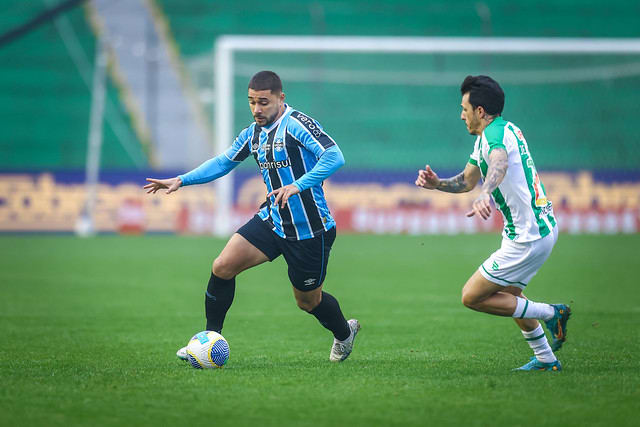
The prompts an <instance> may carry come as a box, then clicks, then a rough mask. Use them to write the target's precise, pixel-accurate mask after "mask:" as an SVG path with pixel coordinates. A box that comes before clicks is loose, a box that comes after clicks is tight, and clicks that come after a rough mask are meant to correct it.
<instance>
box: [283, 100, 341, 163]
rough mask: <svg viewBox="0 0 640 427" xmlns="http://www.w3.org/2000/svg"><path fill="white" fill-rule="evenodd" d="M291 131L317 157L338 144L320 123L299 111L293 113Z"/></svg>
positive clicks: (288, 128) (289, 127) (288, 129)
mask: <svg viewBox="0 0 640 427" xmlns="http://www.w3.org/2000/svg"><path fill="white" fill-rule="evenodd" d="M287 132H289V133H290V134H291V135H292V136H293V137H294V138H295V139H297V140H298V141H300V143H301V144H302V146H303V147H304V148H306V149H307V150H309V151H311V152H312V153H313V154H315V156H316V157H317V158H319V157H320V156H321V155H322V153H324V152H325V150H327V148H330V147H333V146H335V145H336V142H335V141H334V140H333V139H332V138H331V137H330V136H329V135H327V133H326V132H325V131H324V130H323V129H322V126H321V125H320V123H318V122H316V121H315V120H314V119H312V118H311V117H309V116H307V115H306V114H303V113H301V112H299V111H294V112H293V113H291V117H290V119H289V123H288V126H287Z"/></svg>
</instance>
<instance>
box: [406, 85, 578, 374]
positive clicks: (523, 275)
mask: <svg viewBox="0 0 640 427" xmlns="http://www.w3.org/2000/svg"><path fill="white" fill-rule="evenodd" d="M460 92H461V95H462V104H461V106H462V113H461V115H460V118H461V119H462V120H464V121H465V123H466V125H467V130H468V131H469V133H470V134H472V135H477V138H476V141H475V146H474V150H473V153H472V154H471V157H470V159H469V161H468V163H467V166H466V167H465V169H464V171H462V172H461V173H460V174H458V175H456V176H455V177H453V178H448V179H440V178H439V177H438V175H437V174H436V173H435V172H434V171H433V170H432V169H431V168H430V167H429V165H427V166H426V167H425V169H423V170H420V171H419V172H418V178H417V179H416V185H417V186H419V187H424V188H427V189H437V190H440V191H445V192H449V193H462V192H467V191H471V190H472V189H473V188H474V187H475V186H476V184H477V183H478V181H479V180H480V178H481V177H482V178H483V180H484V182H483V184H482V191H481V192H480V196H479V197H478V198H477V199H476V200H475V201H474V202H473V205H472V210H470V211H469V213H468V214H467V216H473V215H479V216H480V217H482V218H483V219H485V220H486V219H488V218H489V216H490V215H491V205H490V204H489V200H490V199H491V198H493V200H494V202H495V204H496V206H497V207H498V209H499V210H500V212H501V213H502V216H503V219H504V231H503V233H502V235H503V239H502V245H501V247H500V249H498V250H497V251H496V252H494V253H493V254H492V255H491V256H490V257H489V258H488V259H487V260H486V261H485V262H484V263H483V264H482V265H481V266H480V267H479V268H478V270H477V271H476V272H475V273H474V274H473V275H472V276H471V277H470V278H469V280H468V281H467V283H466V284H465V285H464V288H463V289H462V303H463V304H464V305H465V306H467V307H469V308H471V309H473V310H477V311H481V312H485V313H489V314H494V315H498V316H511V317H513V318H514V320H515V321H516V323H517V324H518V326H519V327H520V329H521V330H522V334H523V335H524V338H525V340H526V341H527V342H528V343H529V345H530V347H531V348H532V349H533V352H534V356H533V357H532V358H531V360H530V361H529V362H528V363H527V364H525V365H524V366H522V367H520V368H518V370H525V371H530V370H544V371H558V370H560V369H561V365H560V362H559V361H558V360H557V359H556V356H555V354H554V353H553V351H554V350H559V349H560V347H561V346H562V343H563V342H564V340H565V339H566V324H567V321H568V319H569V315H570V313H571V310H570V309H569V307H567V306H566V305H564V304H545V303H541V302H533V301H529V300H528V299H526V297H525V296H524V294H522V291H523V290H524V288H525V287H526V286H527V284H528V283H529V281H530V280H531V279H532V278H533V276H535V274H536V273H537V271H538V269H539V268H540V267H542V264H543V263H544V262H545V261H546V259H547V258H548V257H549V255H550V254H551V250H552V249H553V246H554V244H555V242H556V240H557V238H558V227H557V225H556V219H555V217H554V215H553V208H552V205H551V201H550V200H548V199H547V196H546V193H545V190H544V186H543V185H542V181H541V180H540V177H539V176H538V172H537V171H536V167H535V164H534V162H533V157H532V156H531V152H530V151H529V147H528V145H527V142H526V140H525V139H524V135H523V134H522V131H521V130H520V129H519V128H518V127H517V126H516V125H515V124H513V123H512V122H509V121H507V120H505V119H503V118H502V116H501V113H502V109H503V107H504V92H503V91H502V88H501V87H500V85H499V84H498V83H497V82H496V81H495V80H493V79H492V78H490V77H488V76H468V77H467V78H466V79H465V80H464V82H463V83H462V85H461V87H460ZM538 319H539V320H543V321H544V322H545V323H546V325H547V327H548V329H549V331H550V332H551V334H552V336H553V346H549V343H548V342H547V338H546V336H545V334H544V330H543V329H542V326H540V323H539V322H538Z"/></svg>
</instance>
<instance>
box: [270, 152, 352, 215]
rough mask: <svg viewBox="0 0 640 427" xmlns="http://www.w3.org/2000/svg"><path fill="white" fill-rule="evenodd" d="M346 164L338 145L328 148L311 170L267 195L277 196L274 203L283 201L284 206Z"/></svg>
mask: <svg viewBox="0 0 640 427" xmlns="http://www.w3.org/2000/svg"><path fill="white" fill-rule="evenodd" d="M343 165H344V156H343V155H342V151H341V150H340V148H338V146H337V145H334V146H332V147H330V148H328V149H326V150H325V151H324V152H323V153H322V155H321V156H320V158H319V159H318V163H316V164H315V166H314V167H313V168H311V170H310V171H308V172H307V173H305V174H304V175H302V176H301V177H300V178H298V179H296V180H295V181H294V182H293V183H291V184H289V185H285V186H284V187H280V188H278V189H275V190H273V191H272V192H271V193H269V194H267V197H271V196H274V195H275V196H276V198H275V201H274V204H276V205H277V204H278V203H281V205H282V206H283V207H284V206H285V205H286V204H287V200H289V197H291V196H293V195H296V194H298V193H301V192H303V191H304V190H306V189H307V188H311V187H313V186H314V185H318V184H320V183H321V182H322V181H324V180H325V179H327V178H328V177H329V176H331V175H332V174H333V173H334V172H335V171H337V170H338V169H340V168H341V167H342V166H343Z"/></svg>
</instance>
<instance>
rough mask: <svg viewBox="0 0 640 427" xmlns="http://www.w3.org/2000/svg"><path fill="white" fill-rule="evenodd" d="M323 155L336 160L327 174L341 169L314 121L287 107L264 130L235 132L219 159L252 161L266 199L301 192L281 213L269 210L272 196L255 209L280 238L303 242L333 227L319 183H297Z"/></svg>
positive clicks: (328, 140)
mask: <svg viewBox="0 0 640 427" xmlns="http://www.w3.org/2000/svg"><path fill="white" fill-rule="evenodd" d="M327 150H329V151H330V152H334V151H337V152H338V154H339V158H340V162H338V163H339V164H337V165H336V166H337V167H335V168H333V169H332V170H330V173H332V172H333V171H335V169H337V168H338V167H340V166H341V165H342V164H343V163H344V160H343V159H342V154H341V153H340V151H339V148H338V147H337V145H336V143H335V141H334V140H333V139H332V138H331V137H330V136H329V135H327V133H326V132H324V130H323V129H322V126H320V124H319V123H318V122H316V121H315V120H314V119H312V118H311V117H309V116H307V115H306V114H304V113H302V112H300V111H296V110H293V109H292V108H291V107H289V106H287V107H286V110H285V112H284V113H283V115H282V116H281V117H280V118H279V119H278V120H277V121H276V122H274V123H272V124H271V125H270V126H268V127H264V128H263V127H260V126H258V125H257V124H256V123H255V122H254V123H252V124H251V125H250V126H249V127H247V128H246V129H244V130H243V131H242V132H240V134H239V135H238V137H237V138H236V139H235V141H234V142H233V144H232V146H231V147H230V148H229V149H228V150H227V151H226V152H225V153H224V154H225V157H226V159H229V160H231V161H232V162H241V161H243V160H244V159H246V158H247V157H249V155H252V156H253V158H254V159H255V161H256V163H257V164H258V167H259V168H260V172H261V174H262V179H263V180H264V183H265V185H266V186H267V192H268V193H270V192H271V191H273V190H274V189H277V188H280V187H283V186H285V185H289V184H295V185H297V186H298V188H299V189H300V190H301V192H300V193H299V194H296V195H294V196H292V197H290V198H289V200H288V203H287V204H286V205H285V206H284V207H283V208H281V207H280V206H279V205H274V204H273V201H274V200H275V196H272V197H271V200H266V201H265V203H264V204H263V205H262V206H261V207H260V211H259V212H258V215H259V216H260V218H262V219H263V220H264V221H267V222H268V223H269V224H270V225H271V226H272V228H273V231H274V232H275V233H277V234H278V235H279V236H280V237H283V238H286V239H288V240H304V239H309V238H311V237H315V236H318V235H319V234H321V233H323V232H324V231H326V230H329V229H331V228H332V227H334V226H335V221H334V219H333V217H332V216H331V213H330V212H329V207H328V206H327V201H326V200H325V196H324V191H323V189H322V182H316V183H314V184H313V185H311V186H309V187H308V188H305V185H304V180H300V178H302V177H303V175H305V174H307V172H309V171H311V169H312V168H313V167H314V166H316V164H317V163H318V161H319V159H320V157H321V156H322V155H323V154H325V152H326V154H329V152H327ZM327 157H329V156H327ZM226 159H225V160H226ZM234 166H235V165H234Z"/></svg>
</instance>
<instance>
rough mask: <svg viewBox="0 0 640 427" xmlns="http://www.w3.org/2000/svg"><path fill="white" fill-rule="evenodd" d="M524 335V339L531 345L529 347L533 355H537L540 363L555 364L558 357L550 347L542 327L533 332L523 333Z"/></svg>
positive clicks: (539, 326)
mask: <svg viewBox="0 0 640 427" xmlns="http://www.w3.org/2000/svg"><path fill="white" fill-rule="evenodd" d="M522 335H523V336H524V339H525V340H527V343H529V347H531V349H532V350H533V354H535V356H536V358H537V359H538V360H539V361H541V362H544V363H553V362H555V361H556V356H555V354H553V350H551V347H550V346H549V342H548V341H547V336H546V335H545V334H544V330H543V329H542V325H538V327H537V328H535V329H534V330H533V331H531V332H526V331H522Z"/></svg>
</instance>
